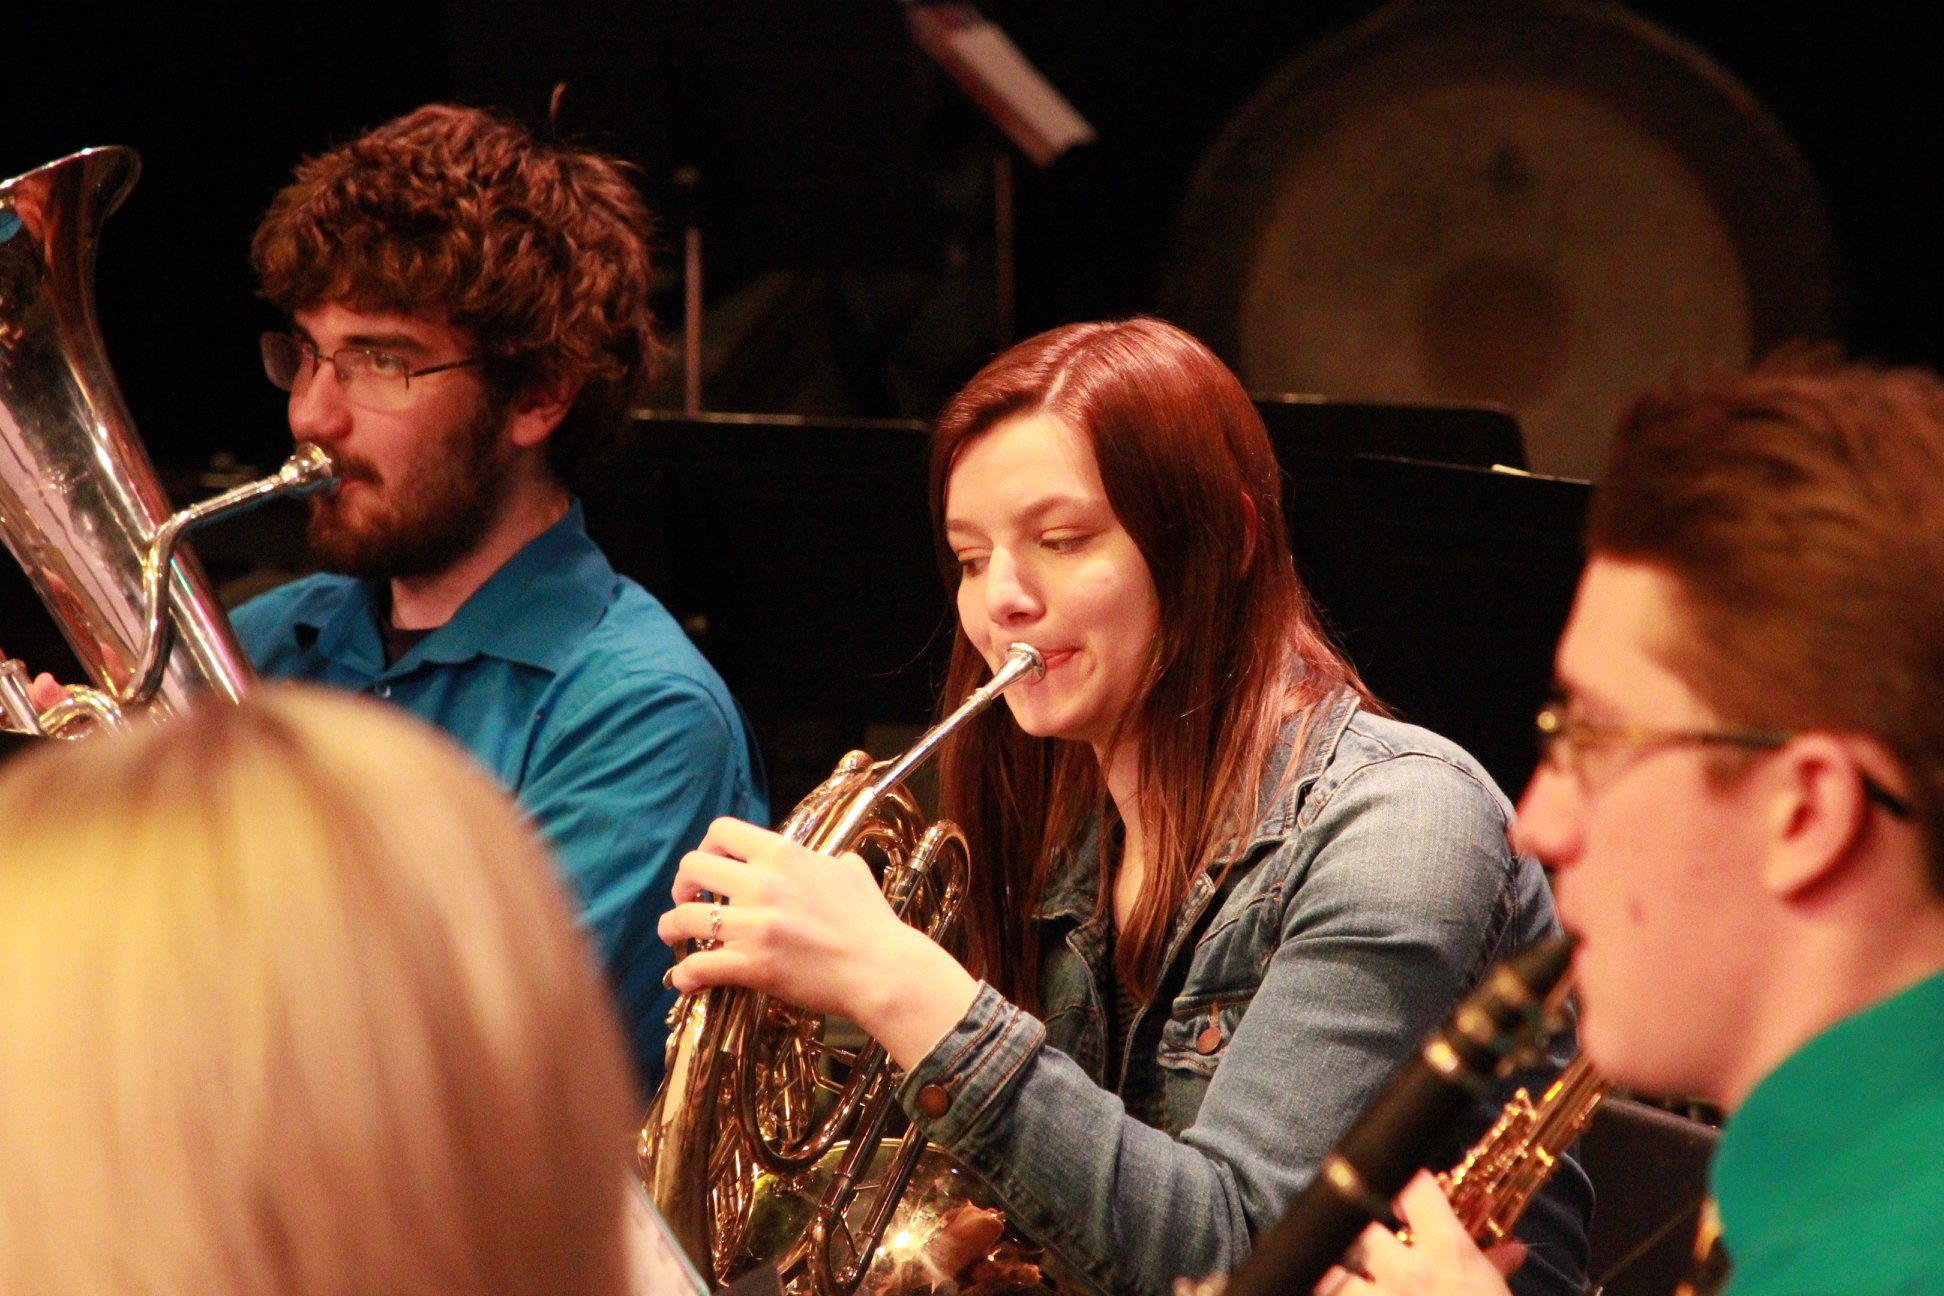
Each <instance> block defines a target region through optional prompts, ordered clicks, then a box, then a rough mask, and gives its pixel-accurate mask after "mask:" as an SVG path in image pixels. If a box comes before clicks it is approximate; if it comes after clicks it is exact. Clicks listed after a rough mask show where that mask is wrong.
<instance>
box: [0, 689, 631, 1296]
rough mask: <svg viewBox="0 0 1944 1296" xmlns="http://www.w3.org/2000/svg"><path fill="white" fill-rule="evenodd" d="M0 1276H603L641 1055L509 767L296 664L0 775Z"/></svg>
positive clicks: (621, 1267) (214, 1286)
mask: <svg viewBox="0 0 1944 1296" xmlns="http://www.w3.org/2000/svg"><path fill="white" fill-rule="evenodd" d="M0 822H4V823H5V824H6V826H7V827H6V833H7V844H6V847H5V850H4V853H3V854H0V1149H4V1153H3V1154H0V1292H10V1293H11V1292H20V1293H27V1292H31V1293H34V1296H67V1294H69V1293H72V1294H73V1296H98V1294H100V1293H138V1292H139V1293H144V1294H145V1296H166V1294H170V1293H181V1296H191V1294H193V1296H226V1294H235V1296H243V1294H245V1293H265V1292H276V1293H279V1294H280V1296H339V1294H342V1296H353V1294H354V1293H369V1292H398V1293H425V1294H426V1296H432V1294H434V1293H437V1294H438V1296H464V1294H477V1296H487V1293H493V1294H495V1296H507V1294H509V1293H522V1294H528V1296H540V1294H542V1293H544V1294H547V1296H569V1294H570V1293H571V1294H574V1296H580V1294H582V1293H592V1294H594V1296H618V1294H619V1293H621V1292H622V1291H623V1290H625V1283H626V1271H625V1266H626V1257H625V1253H624V1238H623V1228H624V1225H623V1219H624V1215H623V1212H624V1206H625V1202H626V1198H625V1191H626V1189H625V1178H624V1166H625V1161H624V1157H625V1150H626V1142H627V1140H626V1134H627V1129H628V1126H629V1124H630V1120H631V1117H632V1115H633V1114H634V1112H633V1099H632V1092H633V1087H632V1083H631V1081H630V1078H629V1071H628V1069H627V1063H626V1061H625V1055H624V1053H623V1051H622V1046H621V1039H620V1033H619V1029H618V1027H617V1025H616V1022H615V1017H614V1012H613V1008H612V1006H611V1003H610V1000H609V997H608V994H607V992H606V990H605V988H604V986H603V984H602V982H601V978H600V973H599V971H598V967H597V965H596V963H595V961H594V957H593V955H592V954H591V952H590V951H589V949H588V948H587V945H586V942H585V940H584V938H583V937H582V936H581V935H580V933H578V932H577V931H576V930H575V928H574V926H573V923H572V920H571V918H570V917H569V913H568V907H567V904H566V900H565V898H564V897H563V896H562V894H561V890H560V884H559V882H558V881H557V879H556V877H555V875H554V873H553V871H552V869H551V867H550V866H549V864H548V862H547V860H546V857H545V854H544V852H543V850H542V848H541V846H540V845H539V843H538V841H537V840H536V839H535V837H534V836H533V833H532V831H531V830H530V829H529V828H528V827H527V825H526V824H524V823H523V822H522V821H521V820H520V818H519V817H518V815H517V814H516V812H515V811H514V809H513V807H512V804H511V802H509V801H508V800H507V798H506V796H505V794H504V793H502V792H501V791H500V790H499V789H498V788H497V787H495V786H494V785H493V784H492V783H491V782H490V781H489V780H488V779H487V778H486V776H485V775H484V774H483V773H481V772H479V771H477V770H475V769H474V768H472V766H471V764H470V762H468V761H467V760H466V759H465V757H464V755H463V754H462V753H461V752H459V751H458V749H457V748H455V747H453V746H452V745H451V744H450V743H449V742H447V741H446V740H445V739H443V738H442V737H440V736H439V735H437V734H435V733H433V732H432V731H431V730H429V729H427V728H425V727H424V726H422V725H420V724H419V723H418V722H416V721H413V720H411V719H409V718H408V717H405V716H403V715H402V714H399V713H396V712H393V711H392V710H390V709H389V708H381V707H380V706H378V705H377V704H375V703H370V702H363V701H359V700H357V699H355V698H348V697H344V696H328V695H325V694H322V693H314V692H309V691H304V690H297V689H276V690H268V689H266V690H264V691H262V692H260V693H258V694H256V695H255V696H253V697H252V698H251V699H250V700H248V701H246V702H245V703H243V704H242V705H240V706H230V705H226V704H212V705H209V706H206V707H203V708H201V709H199V710H197V711H195V712H193V713H192V714H190V715H187V716H184V717H181V718H179V719H176V720H173V721H170V722H169V723H168V724H166V725H163V726H159V727H154V726H152V727H148V728H146V729H144V730H142V731H140V732H134V733H130V734H127V735H118V736H109V737H101V738H94V739H90V740H88V741H86V742H83V743H75V744H66V743H49V744H47V745H46V746H45V748H44V749H43V750H40V751H36V752H32V753H29V754H27V755H24V756H21V757H19V758H17V759H16V760H15V761H14V762H13V763H12V764H11V765H9V766H8V768H7V769H6V770H5V772H4V774H0Z"/></svg>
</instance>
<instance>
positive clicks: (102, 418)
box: [0, 148, 334, 734]
mask: <svg viewBox="0 0 1944 1296" xmlns="http://www.w3.org/2000/svg"><path fill="white" fill-rule="evenodd" d="M140 171H141V163H140V160H139V159H138V158H137V157H136V155H135V153H134V152H133V150H130V149H126V148H97V149H88V150H86V151H85V152H81V153H76V154H74V155H73V156H71V157H66V158H62V159H60V160H59V161H56V162H51V163H49V164H47V165H46V166H43V167H40V168H38V169H36V170H33V171H29V172H27V173H26V174H25V175H21V176H17V177H15V178H14V179H12V180H8V181H6V182H5V183H4V184H0V539H4V540H5V542H6V545H7V548H8V549H9V550H11V551H12V553H13V555H14V558H15V559H16V560H17V561H18V562H19V563H20V565H21V568H22V569H23V570H24V571H25V572H26V574H27V577H28V579H29V581H31V582H32V584H33V586H34V589H35V592H36V593H38V594H39V595H40V598H41V601H42V602H43V603H44V604H45V605H46V606H47V608H48V611H49V612H50V613H51V614H52V615H53V618H54V621H55V623H56V624H57V625H58V626H59V627H60V629H61V633H62V635H63V637H65V638H66V639H67V641H68V643H69V645H70V646H72V647H73V649H74V653H75V656H76V658H77V659H78V660H79V661H80V663H81V668H82V670H83V671H85V672H86V673H87V675H88V677H89V680H90V681H91V683H90V684H89V685H79V686H75V687H73V688H70V689H69V690H68V691H67V697H66V699H65V700H63V701H62V702H60V703H59V704H58V705H56V706H54V707H52V708H50V709H49V710H47V711H45V712H42V711H39V710H37V709H36V708H35V706H34V704H33V703H32V702H31V700H30V699H29V697H28V692H27V686H26V678H25V671H24V669H23V668H22V667H21V666H20V665H19V663H8V664H6V665H5V666H4V667H0V719H4V720H5V721H6V722H7V723H8V725H9V727H11V728H15V729H21V730H25V731H28V732H32V733H44V734H62V733H72V732H74V731H75V730H77V729H85V728H87V727H89V722H94V723H97V724H107V725H111V726H112V725H118V724H120V723H122V722H123V720H124V718H125V717H127V716H129V715H131V714H134V715H140V714H147V713H150V712H154V713H158V714H168V713H170V712H172V711H175V710H177V709H180V708H181V707H183V706H185V705H187V704H188V703H189V701H190V700H191V699H192V698H194V697H196V696H197V695H199V694H204V693H211V694H214V695H216V696H219V697H223V698H227V699H230V700H235V699H237V698H239V697H241V696H242V695H243V693H244V692H245V691H246V690H247V689H248V688H249V687H250V686H251V684H252V683H253V681H254V678H255V677H254V674H253V673H252V671H251V669H250V664H249V660H248V658H246V657H245V656H244V653H243V649H242V647H241V646H240V645H239V644H238V643H237V640H236V636H235V633H234V632H233V631H232V630H231V629H230V625H229V622H228V620H227V618H226V617H225V616H224V615H223V611H222V607H221V605H220V604H219V603H218V602H217V600H216V597H215V594H214V592H213V591H212V590H211V588H210V585H209V579H208V577H207V576H206V575H205V574H204V573H203V570H202V568H201V566H200V564H198V563H197V561H196V559H195V556H194V554H193V553H191V552H190V551H189V549H188V547H187V545H186V544H184V543H183V536H184V535H185V534H186V533H187V532H188V531H190V530H193V529H194V528H196V527H198V526H201V525H203V524H204V523H206V522H209V521H211V520H213V519H216V518H219V517H225V516H229V515H231V514H234V513H237V512H239V511H241V510H243V509H247V508H250V507H253V506H255V505H256V504H259V503H261V502H263V501H264V500H267V499H270V498H273V497H275V496H279V495H301V494H307V493H309V492H312V491H315V490H319V489H323V488H327V487H328V486H330V485H331V484H332V482H333V481H334V476H333V470H332V466H331V462H330V458H329V456H328V455H326V454H325V453H324V452H323V451H322V450H321V449H319V448H318V447H316V446H311V445H304V446H299V447H298V448H297V452H296V453H295V454H293V455H292V456H291V457H290V459H289V461H288V462H287V463H285V464H284V465H283V467H282V468H280V469H279V470H278V471H277V472H276V473H274V474H273V475H271V476H270V477H267V478H264V479H262V480H260V481H255V482H250V483H247V484H245V485H242V486H239V487H236V488H235V489H233V490H229V491H225V492H224V493H223V494H221V495H218V496H216V497H215V498H213V499H209V500H205V501H203V502H202V503H200V504H197V505H194V506H193V507H190V508H187V509H184V510H182V511H180V512H171V510H170V509H169V506H168V504H167V501H166V498H165V496H164V495H163V492H162V488H161V486H160V484H159V483H158V481H157V479H156V476H155V470H154V468H153V467H152V466H151V465H150V463H149V459H148V455H147V453H146V452H145V451H144V450H143V448H142V442H141V440H140V438H139V437H137V435H136V433H135V428H134V423H133V421H132V420H131V419H130V418H129V415H128V411H127V409H126V407H125V406H124V405H123V403H122V398H121V393H120V390H119V388H118V387H117V386H116V383H115V377H114V373H113V371H112V370H111V369H110V368H109V366H108V362H107V356H106V352H105V351H104V349H103V347H102V343H101V333H100V329H99V328H98V326H97V325H96V322H95V310H94V263H95V248H96V244H97V242H98V239H99V236H100V230H101V226H102V224H103V222H104V221H106V220H107V218H108V217H109V216H110V215H111V214H113V212H114V211H115V209H116V208H117V207H118V206H120V205H121V202H122V200H123V198H125V197H126V196H127V194H128V191H129V190H130V189H131V188H132V187H133V186H134V184H135V180H136V178H137V176H138V175H139V174H140Z"/></svg>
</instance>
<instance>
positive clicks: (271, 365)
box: [261, 333, 485, 411]
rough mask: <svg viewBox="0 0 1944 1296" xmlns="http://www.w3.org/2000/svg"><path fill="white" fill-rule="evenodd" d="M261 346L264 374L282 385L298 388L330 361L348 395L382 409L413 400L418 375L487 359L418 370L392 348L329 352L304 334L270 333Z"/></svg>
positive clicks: (474, 358)
mask: <svg viewBox="0 0 1944 1296" xmlns="http://www.w3.org/2000/svg"><path fill="white" fill-rule="evenodd" d="M261 346H262V348H263V373H264V376H265V377H267V378H268V379H269V380H270V381H271V383H272V384H273V385H275V386H276V387H278V388H279V389H281V390H283V391H294V390H296V389H297V388H298V387H299V386H300V385H302V384H304V383H306V382H308V381H309V380H310V379H311V378H312V377H314V376H315V375H316V373H317V371H318V369H319V368H321V367H322V366H323V365H324V364H325V363H326V362H329V364H330V366H331V368H332V370H334V371H335V372H336V374H337V380H338V386H339V387H340V388H342V389H343V391H344V399H345V400H347V401H349V402H350V403H351V404H353V405H356V406H357V407H358V408H359V409H368V410H379V411H389V410H399V409H403V408H405V406H406V405H408V404H410V403H411V399H412V379H414V378H423V377H425V376H426V375H427V374H435V373H443V372H445V371H446V370H447V369H460V368H463V367H465V366H466V365H475V364H478V363H479V362H480V361H482V360H484V359H485V357H484V356H467V357H465V358H464V359H462V360H448V361H446V362H445V363H444V364H435V365H427V366H425V368H423V369H413V368H410V367H409V366H407V365H406V363H405V361H404V360H403V359H402V358H400V357H399V356H395V355H393V354H391V352H389V351H372V350H370V349H368V348H365V347H341V348H339V349H338V350H336V351H333V352H332V353H331V354H330V355H325V354H324V353H323V352H321V351H319V350H318V349H317V348H316V347H314V346H312V345H311V344H310V343H309V342H307V341H305V340H304V339H303V338H299V337H292V336H291V335H290V334H288V333H265V334H264V335H263V337H262V339H261Z"/></svg>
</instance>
